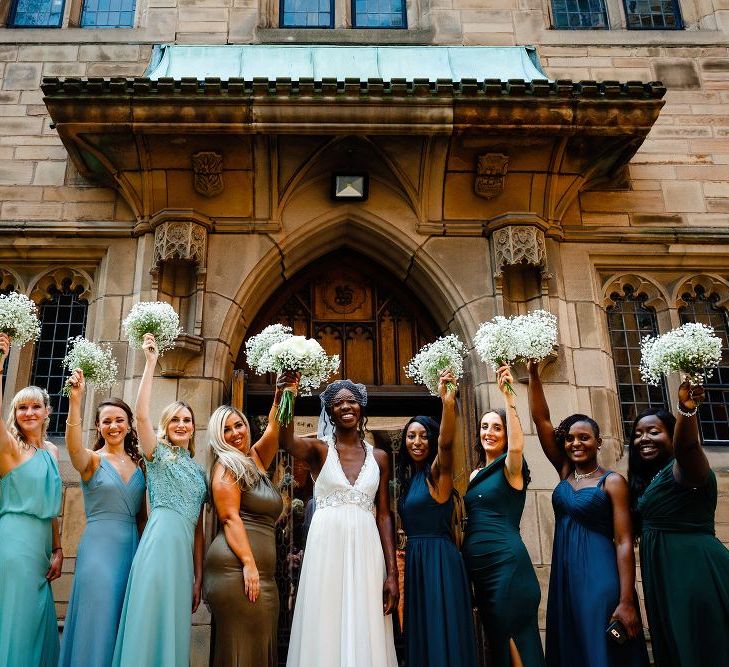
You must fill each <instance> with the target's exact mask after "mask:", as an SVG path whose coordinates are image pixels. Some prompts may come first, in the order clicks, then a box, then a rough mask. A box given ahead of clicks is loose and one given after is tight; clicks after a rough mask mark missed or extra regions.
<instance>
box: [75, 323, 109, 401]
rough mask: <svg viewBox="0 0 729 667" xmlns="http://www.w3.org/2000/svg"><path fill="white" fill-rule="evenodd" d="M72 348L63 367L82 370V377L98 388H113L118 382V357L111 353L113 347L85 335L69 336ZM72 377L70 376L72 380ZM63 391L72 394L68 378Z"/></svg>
mask: <svg viewBox="0 0 729 667" xmlns="http://www.w3.org/2000/svg"><path fill="white" fill-rule="evenodd" d="M68 342H69V343H70V348H69V350H68V353H67V354H66V356H65V357H64V359H63V367H64V368H65V369H66V370H68V371H69V372H73V371H75V370H77V369H78V370H80V371H82V373H83V375H82V376H81V377H82V378H85V380H86V381H87V382H89V383H90V384H93V385H94V386H95V387H96V388H97V389H111V387H112V386H113V385H114V383H115V382H116V375H117V366H116V359H114V356H113V355H112V353H111V347H110V346H109V345H108V344H107V345H104V346H101V345H97V344H96V343H92V342H91V341H90V340H86V338H84V337H83V336H76V337H75V338H69V341H68ZM70 379H71V378H69V380H70ZM61 393H62V394H63V395H64V396H70V394H71V385H70V384H69V381H68V380H67V381H66V383H65V384H64V385H63V389H62V390H61Z"/></svg>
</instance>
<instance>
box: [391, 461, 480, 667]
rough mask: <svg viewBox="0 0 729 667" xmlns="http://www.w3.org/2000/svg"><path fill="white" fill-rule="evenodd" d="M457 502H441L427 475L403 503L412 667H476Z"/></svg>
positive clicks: (415, 482)
mask: <svg viewBox="0 0 729 667" xmlns="http://www.w3.org/2000/svg"><path fill="white" fill-rule="evenodd" d="M452 516H453V498H452V497H451V498H449V499H448V501H447V502H445V503H439V502H437V501H436V500H435V499H434V498H433V496H432V495H430V489H429V488H428V482H427V479H426V476H425V472H424V471H420V472H418V473H417V474H416V475H415V476H414V477H413V479H412V482H411V483H410V488H409V489H408V493H407V495H406V496H405V498H403V500H402V501H401V503H400V518H401V519H402V522H403V527H404V528H405V533H406V535H407V536H408V542H407V550H406V552H405V628H404V630H405V637H406V647H407V664H408V665H418V667H476V664H477V663H476V641H475V634H474V629H473V614H472V613H471V586H470V584H469V582H468V575H467V574H466V567H465V565H464V564H463V558H461V554H460V552H459V551H458V549H457V548H456V545H455V544H454V543H453V538H452V537H451V518H452Z"/></svg>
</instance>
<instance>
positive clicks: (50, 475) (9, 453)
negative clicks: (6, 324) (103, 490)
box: [0, 334, 61, 667]
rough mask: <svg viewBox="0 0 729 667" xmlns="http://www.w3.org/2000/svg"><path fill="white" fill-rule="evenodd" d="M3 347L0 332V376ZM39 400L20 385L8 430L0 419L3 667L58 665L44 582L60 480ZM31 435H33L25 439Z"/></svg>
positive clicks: (0, 646) (52, 611)
mask: <svg viewBox="0 0 729 667" xmlns="http://www.w3.org/2000/svg"><path fill="white" fill-rule="evenodd" d="M8 347H9V340H8V337H7V336H6V335H5V334H0V373H1V372H2V371H1V369H2V361H3V357H4V356H5V355H6V354H7V352H8ZM0 396H2V376H1V375H0ZM45 397H47V394H45V393H44V392H43V390H41V389H39V388H37V387H26V388H25V389H23V390H21V391H20V392H19V393H18V395H17V396H16V397H15V399H13V406H12V410H11V418H10V421H11V423H12V425H13V426H12V428H11V430H9V429H8V428H7V427H6V425H5V422H4V421H3V420H1V419H0V665H2V666H3V667H55V666H56V662H57V661H58V625H57V624H56V610H55V606H54V604H53V593H52V592H51V586H50V580H51V579H52V578H53V576H54V575H53V573H52V570H53V568H52V567H51V557H52V556H51V554H52V551H53V553H54V554H55V551H57V550H59V549H60V547H57V548H56V549H52V544H53V539H54V537H53V528H52V522H53V519H54V518H55V517H56V516H58V514H59V512H60V510H61V477H60V475H59V473H58V463H57V461H56V454H55V450H56V448H55V447H54V446H53V445H51V444H50V443H46V442H44V437H43V436H44V434H45V433H44V431H45V424H46V420H47V418H48V415H49V414H50V408H49V407H48V406H47V404H46V401H45ZM16 406H20V407H19V409H17V410H16ZM18 427H19V428H20V429H21V430H19V428H18ZM36 427H37V428H36ZM31 432H34V437H30V436H31ZM49 568H50V569H49Z"/></svg>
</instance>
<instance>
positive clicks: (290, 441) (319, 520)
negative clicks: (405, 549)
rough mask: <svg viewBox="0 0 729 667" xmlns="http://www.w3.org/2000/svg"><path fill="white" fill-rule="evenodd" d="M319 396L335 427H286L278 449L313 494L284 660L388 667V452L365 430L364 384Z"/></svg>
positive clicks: (391, 652) (393, 598)
mask: <svg viewBox="0 0 729 667" xmlns="http://www.w3.org/2000/svg"><path fill="white" fill-rule="evenodd" d="M282 379H283V381H284V382H287V381H290V380H292V379H293V377H292V376H289V377H286V376H284V378H282ZM291 384H295V382H291ZM320 398H321V401H322V406H323V408H324V411H325V412H326V416H327V417H328V419H329V420H330V421H331V423H332V424H333V426H334V431H333V433H332V434H331V435H328V436H325V439H318V438H300V437H297V436H295V435H294V434H293V427H292V426H289V428H287V429H285V430H282V432H281V441H282V445H283V446H284V447H285V449H286V450H287V451H288V452H289V453H290V454H291V455H293V456H294V457H296V458H299V459H303V460H304V461H306V462H307V463H308V464H309V467H310V468H311V474H312V477H314V478H315V483H314V498H315V501H316V511H315V512H314V518H313V519H312V522H311V527H310V528H309V534H308V537H307V540H306V552H305V554H304V563H303V565H302V569H301V578H300V580H299V590H298V594H297V598H296V607H295V609H294V621H293V625H292V627H291V640H290V643H289V653H288V659H287V661H286V665H287V667H396V666H397V658H396V656H395V645H394V641H393V632H392V615H391V614H392V611H393V610H394V609H395V608H396V607H397V598H398V585H397V568H396V565H395V531H394V523H393V519H392V513H391V512H390V503H389V490H388V481H389V479H390V464H389V459H388V456H387V454H386V453H385V452H384V451H382V450H376V449H374V448H373V447H372V445H369V444H367V443H365V441H364V439H363V435H364V429H363V427H362V421H363V418H364V414H363V408H364V406H365V405H366V404H367V391H366V389H365V387H364V385H357V384H354V383H353V382H351V381H349V380H338V381H336V382H333V383H332V384H330V385H328V386H327V388H326V389H325V390H324V391H323V392H322V394H321V396H320ZM323 414H324V412H323Z"/></svg>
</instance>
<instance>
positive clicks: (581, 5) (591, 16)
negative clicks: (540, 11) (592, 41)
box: [552, 0, 609, 30]
mask: <svg viewBox="0 0 729 667" xmlns="http://www.w3.org/2000/svg"><path fill="white" fill-rule="evenodd" d="M552 21H553V22H554V27H555V28H561V29H569V30H579V29H590V30H594V29H596V28H608V27H609V26H608V20H607V12H606V11H605V2H604V0H552Z"/></svg>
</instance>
